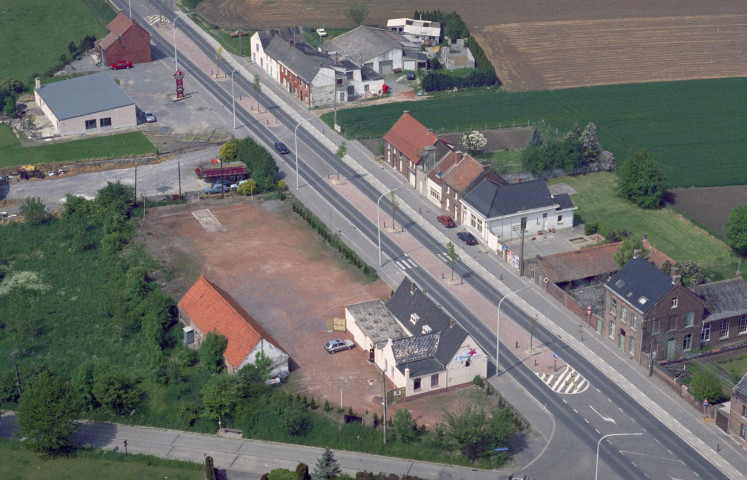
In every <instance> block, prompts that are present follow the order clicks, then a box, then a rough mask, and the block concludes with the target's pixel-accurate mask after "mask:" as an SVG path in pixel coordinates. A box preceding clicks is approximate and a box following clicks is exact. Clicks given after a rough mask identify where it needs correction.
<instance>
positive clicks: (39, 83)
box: [34, 77, 42, 88]
mask: <svg viewBox="0 0 747 480" xmlns="http://www.w3.org/2000/svg"><path fill="white" fill-rule="evenodd" d="M34 81H35V82H36V88H41V86H42V84H41V80H40V79H39V77H36V78H35V79H34Z"/></svg>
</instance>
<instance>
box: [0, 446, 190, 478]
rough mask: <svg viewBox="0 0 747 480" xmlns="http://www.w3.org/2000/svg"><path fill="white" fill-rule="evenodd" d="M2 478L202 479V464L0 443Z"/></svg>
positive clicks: (0, 471) (0, 475)
mask: <svg viewBox="0 0 747 480" xmlns="http://www.w3.org/2000/svg"><path fill="white" fill-rule="evenodd" d="M0 458H3V459H4V460H3V461H2V462H0V478H3V479H6V480H15V479H19V480H20V479H28V478H33V479H35V480H47V479H49V480H57V479H61V478H75V479H77V480H86V479H91V480H98V479H100V478H106V479H108V480H118V479H122V480H130V479H132V478H152V479H156V478H157V479H163V478H168V479H170V480H201V479H202V478H203V476H202V472H201V471H200V465H197V464H191V463H187V462H178V461H173V460H171V461H168V460H161V459H153V458H150V457H145V456H141V455H129V456H127V457H125V456H124V455H118V454H114V453H106V452H102V453H97V452H79V453H77V454H75V455H74V456H71V457H51V458H50V457H47V456H44V455H41V454H39V453H35V452H31V451H28V450H24V449H22V448H21V447H17V448H14V447H13V446H12V445H9V444H5V445H0Z"/></svg>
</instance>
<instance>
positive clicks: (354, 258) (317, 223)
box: [293, 200, 379, 282]
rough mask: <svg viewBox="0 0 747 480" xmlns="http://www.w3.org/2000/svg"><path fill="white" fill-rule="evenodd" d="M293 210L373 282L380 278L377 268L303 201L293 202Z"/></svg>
mask: <svg viewBox="0 0 747 480" xmlns="http://www.w3.org/2000/svg"><path fill="white" fill-rule="evenodd" d="M293 211H294V212H296V213H297V214H298V215H299V216H300V217H301V218H303V219H304V220H306V223H308V224H309V226H311V228H313V229H314V230H315V231H316V233H318V234H319V235H320V236H321V237H322V238H323V239H324V240H325V241H326V242H327V243H328V244H329V245H330V246H331V247H332V248H336V249H337V251H338V252H340V255H342V257H343V258H344V259H345V260H347V261H348V263H350V264H352V265H355V266H356V267H358V268H360V269H362V270H363V274H364V275H365V276H366V277H367V278H368V279H369V280H371V281H372V282H373V281H375V280H377V279H378V278H379V275H378V274H377V273H376V270H375V269H373V268H372V267H370V266H369V265H367V264H366V262H364V261H363V260H361V258H360V257H359V256H358V254H357V253H355V252H354V251H353V250H352V249H351V248H350V247H348V246H347V245H345V242H343V241H342V240H340V238H339V237H338V236H337V235H335V234H333V233H332V232H330V231H329V228H327V226H326V225H325V224H324V223H323V222H322V221H321V220H319V219H318V218H317V217H316V216H315V215H314V214H313V213H311V211H310V210H309V209H307V208H306V207H305V206H304V205H303V204H302V203H301V202H299V201H297V200H296V201H294V202H293Z"/></svg>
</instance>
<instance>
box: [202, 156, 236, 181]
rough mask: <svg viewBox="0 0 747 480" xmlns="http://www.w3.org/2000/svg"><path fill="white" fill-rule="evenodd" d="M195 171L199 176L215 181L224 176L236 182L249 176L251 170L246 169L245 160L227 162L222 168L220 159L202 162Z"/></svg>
mask: <svg viewBox="0 0 747 480" xmlns="http://www.w3.org/2000/svg"><path fill="white" fill-rule="evenodd" d="M195 173H196V174H197V176H198V177H200V178H204V179H205V180H209V181H215V180H218V179H219V178H221V177H223V178H225V179H227V180H230V181H232V182H235V181H238V180H243V179H245V178H247V177H248V176H249V171H248V170H247V169H246V165H245V164H244V162H225V163H223V167H222V168H221V163H220V161H218V160H211V161H209V162H206V163H201V164H200V165H199V166H198V167H197V168H195Z"/></svg>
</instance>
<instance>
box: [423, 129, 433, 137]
mask: <svg viewBox="0 0 747 480" xmlns="http://www.w3.org/2000/svg"><path fill="white" fill-rule="evenodd" d="M425 133H426V135H430V134H431V133H433V130H431V129H430V128H426V129H425Z"/></svg>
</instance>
